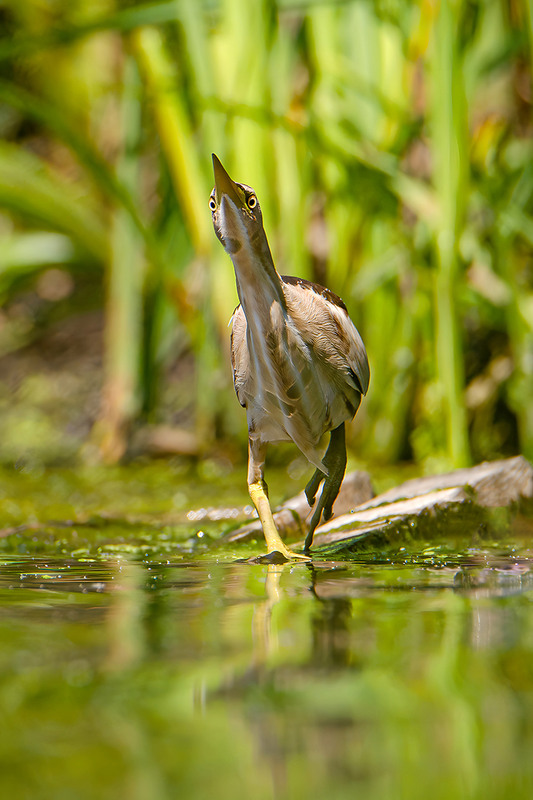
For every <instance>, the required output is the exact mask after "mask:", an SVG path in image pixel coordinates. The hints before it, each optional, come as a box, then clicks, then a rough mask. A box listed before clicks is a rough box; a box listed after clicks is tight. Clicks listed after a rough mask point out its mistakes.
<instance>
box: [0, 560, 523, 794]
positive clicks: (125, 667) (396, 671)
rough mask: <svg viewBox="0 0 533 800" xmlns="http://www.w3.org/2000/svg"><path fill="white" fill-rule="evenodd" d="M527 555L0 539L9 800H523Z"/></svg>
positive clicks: (0, 653) (0, 661)
mask: <svg viewBox="0 0 533 800" xmlns="http://www.w3.org/2000/svg"><path fill="white" fill-rule="evenodd" d="M531 563H533V562H531V561H530V554H529V551H527V550H526V549H525V548H524V547H523V548H522V549H521V550H520V552H518V551H517V550H516V549H514V550H513V548H511V547H507V548H503V547H502V546H490V545H487V546H486V547H485V548H481V547H479V548H476V549H470V550H468V548H467V549H466V550H465V551H463V552H462V553H461V554H453V553H449V552H447V551H446V549H445V548H439V547H438V546H434V547H425V548H422V549H420V550H419V551H418V552H415V553H410V554H409V553H407V552H405V551H403V550H402V549H401V550H397V551H395V552H388V553H383V554H366V555H362V556H361V557H358V558H357V557H353V558H351V559H350V560H349V561H335V562H334V561H315V562H314V563H313V564H312V565H305V564H300V565H292V566H291V565H288V566H273V565H270V566H259V565H250V564H243V563H235V562H234V561H233V559H232V558H231V560H230V557H229V556H227V555H226V556H221V557H220V560H214V559H213V558H212V556H209V554H204V555H202V556H199V557H190V558H189V559H185V558H183V557H181V558H180V560H173V559H172V558H169V559H166V558H164V559H160V560H156V559H153V558H147V557H146V556H142V555H139V554H136V555H133V556H132V555H124V554H121V555H117V556H116V557H111V558H110V557H107V558H90V557H85V558H84V559H81V560H80V559H75V558H72V557H69V558H62V557H57V556H53V557H39V556H32V557H29V556H21V555H7V554H6V555H4V556H3V557H2V561H1V563H0V641H1V643H2V646H1V648H0V674H1V679H0V706H1V714H2V719H3V725H2V732H1V734H0V737H1V743H2V746H1V758H2V771H1V777H0V786H1V787H2V796H6V797H7V796H14V797H15V796H16V797H18V798H32V799H33V798H49V797H53V798H62V797H65V798H70V797H76V798H94V797H98V798H107V797H109V798H111V797H113V798H116V797H128V798H174V797H178V796H179V797H187V798H196V797H198V798H203V797H216V798H226V797H227V798H234V797H235V796H236V795H238V794H240V795H242V796H246V797H252V798H263V797H265V798H271V797H279V798H300V797H302V798H303V797H305V798H315V797H316V798H319V797H320V798H322V797H325V796H327V797H333V798H344V797H346V798H348V797H350V798H351V797H354V795H355V796H357V795H358V794H361V795H362V794H363V793H364V796H365V797H371V798H391V797H406V798H407V797H409V798H417V797H425V796H427V794H428V793H431V796H432V798H433V797H437V798H438V797H442V798H457V797H468V798H473V797H489V798H492V797H494V798H496V797H504V796H514V797H529V796H531V792H532V790H533V767H532V765H531V752H532V748H533V602H532V601H533V591H532V590H533V573H532V571H531Z"/></svg>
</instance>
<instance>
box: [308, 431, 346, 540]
mask: <svg viewBox="0 0 533 800" xmlns="http://www.w3.org/2000/svg"><path fill="white" fill-rule="evenodd" d="M322 463H323V464H324V466H325V467H326V468H327V470H328V474H327V475H326V474H325V473H324V472H322V471H321V470H319V469H317V470H315V472H314V474H313V477H312V478H311V480H310V481H309V483H308V484H307V486H306V487H305V496H306V497H307V502H308V503H309V505H310V506H312V505H313V504H314V502H315V497H316V493H317V492H318V487H319V486H320V484H321V482H322V481H324V485H323V487H322V492H321V493H320V497H319V499H318V501H317V503H316V507H315V510H314V511H313V516H312V517H311V522H310V524H309V533H308V534H307V536H306V539H305V545H304V553H307V552H309V548H310V547H311V545H312V543H313V535H314V533H315V528H317V526H318V524H319V523H320V519H321V518H322V519H323V520H324V522H327V520H328V519H330V518H331V517H332V516H333V503H334V502H335V500H336V499H337V495H338V494H339V489H340V487H341V483H342V479H343V478H344V473H345V471H346V444H345V440H344V424H343V425H341V426H339V427H338V428H336V429H335V430H334V431H332V432H331V440H330V443H329V447H328V449H327V451H326V455H325V456H324V458H323V460H322Z"/></svg>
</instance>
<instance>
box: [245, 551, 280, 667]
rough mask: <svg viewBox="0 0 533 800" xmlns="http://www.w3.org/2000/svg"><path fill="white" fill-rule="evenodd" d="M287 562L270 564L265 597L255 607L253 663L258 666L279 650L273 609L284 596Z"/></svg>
mask: <svg viewBox="0 0 533 800" xmlns="http://www.w3.org/2000/svg"><path fill="white" fill-rule="evenodd" d="M286 567H287V564H269V565H268V567H267V574H266V578H265V595H266V596H265V599H264V600H263V601H261V602H260V603H257V605H256V606H255V608H254V615H253V619H252V638H253V665H254V667H256V668H258V667H261V666H262V665H264V664H265V663H266V661H267V659H268V658H269V657H270V656H271V655H273V654H275V653H276V652H277V650H278V646H279V642H278V638H277V636H276V635H275V634H274V633H273V630H272V609H273V608H274V606H275V605H276V603H279V601H280V600H281V599H282V597H283V589H282V588H281V577H282V575H283V572H284V570H285V569H286Z"/></svg>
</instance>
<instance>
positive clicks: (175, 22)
mask: <svg viewBox="0 0 533 800" xmlns="http://www.w3.org/2000/svg"><path fill="white" fill-rule="evenodd" d="M0 30H1V40H0V135H1V141H0V303H1V310H0V409H1V414H0V462H4V463H17V464H21V463H22V464H27V463H30V464H32V463H37V464H39V463H40V464H42V463H46V464H50V463H71V462H73V461H75V460H78V459H82V460H89V461H91V460H103V461H105V462H115V461H117V460H120V459H121V458H123V457H124V456H128V455H135V454H137V453H146V452H148V453H154V452H178V453H185V454H191V455H199V456H202V455H212V454H213V453H217V452H218V453H224V454H225V457H226V456H229V458H230V459H233V460H235V461H236V460H238V459H239V458H240V457H241V456H242V457H244V453H245V442H246V422H245V415H244V414H243V412H242V409H240V407H239V405H238V403H237V401H236V400H235V398H234V396H233V387H232V384H231V371H230V367H229V331H228V327H227V325H228V320H229V318H230V316H231V313H232V310H233V308H234V306H235V304H236V292H235V287H234V276H233V268H232V265H231V262H230V261H229V259H228V257H227V256H226V255H225V254H224V252H223V250H222V248H221V247H220V245H219V244H218V242H217V241H216V238H215V236H214V234H213V231H212V229H211V221H210V213H209V209H208V206H207V199H208V196H209V192H210V189H211V186H212V174H211V152H212V151H214V152H216V153H217V154H218V155H219V157H220V158H221V159H222V161H223V163H224V164H225V166H226V167H227V169H228V170H229V172H230V174H231V175H232V176H233V177H234V178H235V179H236V180H241V181H244V182H245V183H248V184H250V185H252V186H253V187H254V188H255V189H256V190H257V193H258V195H259V198H260V201H261V204H262V208H263V215H264V220H265V226H266V230H267V234H268V236H269V240H270V244H271V248H272V250H273V254H274V258H275V261H276V264H277V266H278V269H279V271H280V272H282V273H289V274H298V275H301V276H303V277H306V278H310V279H313V280H317V281H319V282H320V283H324V284H326V285H328V286H329V287H330V288H332V289H333V290H334V291H335V292H337V293H338V294H340V295H341V296H342V297H343V299H344V300H345V302H346V304H347V306H348V308H349V310H350V313H351V315H352V317H353V319H354V321H355V322H356V325H357V326H358V328H359V330H360V332H361V334H362V336H363V339H364V340H365V343H366V346H367V350H368V353H369V358H370V363H371V370H372V379H371V388H370V392H369V395H368V397H367V399H366V400H365V401H364V403H363V404H362V407H361V410H360V411H359V414H358V417H357V419H356V423H355V424H354V425H353V426H351V429H350V437H351V438H350V444H351V446H352V449H353V452H354V453H357V455H358V457H360V458H361V459H364V460H367V461H373V462H374V463H379V462H382V463H389V464H390V463H395V462H398V461H400V460H414V461H415V462H417V463H418V464H419V465H420V467H421V468H423V469H424V470H431V469H434V468H441V467H446V466H461V465H464V464H467V463H469V462H472V461H479V460H481V459H484V458H491V457H496V456H499V455H508V454H512V453H516V452H523V453H524V454H525V455H526V456H528V457H529V458H530V459H531V458H533V403H532V402H531V401H532V399H533V267H532V259H531V255H532V248H533V218H532V210H533V158H532V138H531V132H532V108H531V103H532V80H531V78H532V67H533V55H532V53H533V50H532V42H533V2H532V0H511V2H504V0H501V1H498V0H442V2H440V3H439V2H437V1H436V0H435V1H431V0H418V2H407V1H404V0H402V2H400V0H382V1H381V2H379V1H376V2H367V0H350V1H349V2H341V1H340V0H338V1H337V2H332V1H331V0H330V2H327V0H323V1H322V2H318V0H316V1H315V2H313V1H312V0H253V1H252V0H220V2H216V0H171V1H170V0H169V1H166V2H154V3H127V2H122V3H121V2H113V1H112V0H91V2H89V1H88V0H69V1H68V2H67V0H17V2H15V0H2V3H1V4H0Z"/></svg>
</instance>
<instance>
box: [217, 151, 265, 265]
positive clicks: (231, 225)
mask: <svg viewBox="0 0 533 800" xmlns="http://www.w3.org/2000/svg"><path fill="white" fill-rule="evenodd" d="M213 171H214V173H215V186H214V187H213V191H212V192H211V195H210V197H209V208H210V209H211V217H212V219H213V227H214V229H215V233H216V235H217V236H218V238H219V239H220V241H221V243H222V245H223V246H224V249H225V250H226V252H227V253H228V254H229V255H230V256H233V255H236V254H237V253H238V252H239V251H240V250H241V249H242V248H246V249H248V250H250V251H252V252H254V251H255V252H256V253H257V252H258V250H259V249H261V250H262V249H263V247H264V243H265V241H266V237H265V232H264V229H263V215H262V214H261V206H260V205H259V201H258V199H257V197H256V194H255V192H254V190H253V189H251V188H250V186H246V184H244V183H235V181H232V179H231V178H230V176H229V175H228V173H227V172H226V170H225V169H224V167H223V166H222V164H221V163H220V161H219V159H218V158H217V156H216V155H215V154H214V153H213Z"/></svg>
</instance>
